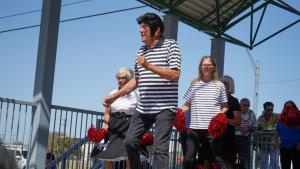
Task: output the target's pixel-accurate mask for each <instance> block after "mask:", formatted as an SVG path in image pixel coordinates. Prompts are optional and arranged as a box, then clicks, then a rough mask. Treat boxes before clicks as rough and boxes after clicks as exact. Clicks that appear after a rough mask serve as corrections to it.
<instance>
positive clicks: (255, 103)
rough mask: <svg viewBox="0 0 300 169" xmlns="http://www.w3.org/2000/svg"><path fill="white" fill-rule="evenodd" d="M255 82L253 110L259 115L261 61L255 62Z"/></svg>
mask: <svg viewBox="0 0 300 169" xmlns="http://www.w3.org/2000/svg"><path fill="white" fill-rule="evenodd" d="M254 71H255V82H254V101H253V110H254V112H255V114H256V115H257V107H258V88H259V87H258V86H259V61H256V62H255V70H254Z"/></svg>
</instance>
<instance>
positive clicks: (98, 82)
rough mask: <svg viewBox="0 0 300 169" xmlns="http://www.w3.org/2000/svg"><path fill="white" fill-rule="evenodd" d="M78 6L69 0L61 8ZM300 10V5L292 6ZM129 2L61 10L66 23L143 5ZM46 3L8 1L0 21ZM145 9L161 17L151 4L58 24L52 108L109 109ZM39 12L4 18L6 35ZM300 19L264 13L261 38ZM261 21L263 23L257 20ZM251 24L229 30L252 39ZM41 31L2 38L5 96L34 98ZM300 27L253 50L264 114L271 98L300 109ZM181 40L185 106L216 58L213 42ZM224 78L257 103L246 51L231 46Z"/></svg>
mask: <svg viewBox="0 0 300 169" xmlns="http://www.w3.org/2000/svg"><path fill="white" fill-rule="evenodd" d="M71 2H76V0H63V1H62V3H63V4H66V3H71ZM286 2H288V3H289V4H290V5H292V6H294V7H295V8H296V9H298V10H300V3H299V2H296V1H286ZM140 5H142V4H140V3H139V2H137V1H132V0H131V1H130V0H122V1H120V0H119V1H117V0H90V1H87V2H85V3H80V4H76V5H70V6H65V7H62V11H61V20H64V19H69V18H75V17H80V16H86V15H91V14H96V13H102V12H109V11H113V10H119V9H125V8H130V7H135V6H140ZM41 6H42V1H41V0H30V1H19V0H2V1H1V2H0V17H3V16H7V15H11V14H16V13H21V12H27V11H31V10H36V9H41ZM145 12H156V13H158V14H159V15H160V16H163V14H162V13H160V12H158V11H155V10H153V9H152V8H149V7H146V8H141V9H137V10H132V11H127V12H121V13H115V14H109V15H104V16H98V17H92V18H87V19H82V20H77V21H71V22H65V23H61V24H60V30H59V40H58V47H57V57H56V70H55V79H54V89H53V104H56V105H63V106H69V107H75V108H82V109H88V110H97V111H103V107H102V105H101V101H102V99H103V98H104V97H105V96H106V95H107V94H108V93H109V91H110V90H112V89H114V88H116V87H117V82H116V80H115V73H116V71H117V70H118V69H119V68H120V67H131V68H132V67H133V63H134V60H135V57H136V52H137V49H138V48H139V47H140V46H141V45H142V43H141V41H140V37H139V32H138V28H139V27H138V25H137V24H136V20H135V19H136V18H137V17H138V16H140V15H142V14H143V13H145ZM40 15H41V13H40V12H35V13H31V14H26V15H21V16H15V17H10V18H2V19H0V31H3V30H7V29H13V28H18V27H23V26H30V25H35V24H39V22H40ZM297 19H299V16H298V17H297V16H296V15H293V14H290V13H288V12H286V11H283V10H281V9H278V8H275V7H270V8H268V9H267V11H266V16H265V18H264V21H263V25H262V28H261V30H260V32H259V34H258V37H257V40H258V41H259V40H261V39H262V38H264V37H266V36H268V35H270V34H272V33H273V32H275V31H277V30H279V29H280V28H282V27H283V26H286V25H287V24H288V23H291V22H293V21H295V20H297ZM255 20H256V21H257V20H258V18H257V17H256V18H255ZM249 22H250V21H249V20H245V21H243V22H242V23H240V24H238V25H236V27H234V28H233V29H232V30H230V31H229V32H230V33H231V34H232V35H237V36H238V37H240V38H241V39H243V40H244V41H246V42H248V41H249V40H248V39H249ZM38 34H39V27H37V28H31V29H25V30H19V31H14V32H7V33H1V34H0V79H1V86H0V97H6V98H13V99H18V100H24V101H32V95H33V89H34V76H35V68H36V66H35V64H36V58H37V49H38ZM299 39H300V25H299V24H298V25H296V26H293V27H291V28H290V29H288V30H286V31H284V32H283V33H281V34H279V35H277V36H275V37H274V38H272V39H270V40H268V41H266V42H265V43H263V44H261V45H260V46H258V47H256V48H254V49H253V50H252V51H251V54H252V56H253V58H254V60H259V61H260V84H259V98H258V114H260V113H261V111H262V104H263V103H264V102H265V101H272V102H274V104H275V111H276V112H279V111H281V110H282V107H283V104H284V102H285V101H287V100H294V101H295V102H296V104H298V105H299V104H300V90H299V86H300V69H299V63H300V56H299V47H300V45H299V44H300V43H299ZM178 43H179V45H180V48H181V50H182V72H181V78H180V88H179V97H180V99H179V105H180V106H181V105H182V104H183V102H184V100H183V99H182V96H183V95H184V93H185V91H186V90H187V89H188V87H189V84H190V82H191V80H192V79H193V78H194V77H196V76H197V66H198V63H199V61H200V59H201V57H202V56H204V55H209V54H210V50H211V48H210V43H211V37H209V36H208V35H206V34H204V33H202V32H200V31H198V30H195V29H194V28H192V27H190V26H188V25H186V24H184V23H179V31H178ZM224 67H225V68H224V74H227V75H230V76H232V77H233V78H234V79H235V86H236V93H235V96H236V97H237V98H239V99H241V98H243V97H247V98H249V99H250V101H251V102H253V93H254V79H255V76H254V70H253V68H252V66H251V63H250V60H249V58H248V55H247V53H246V50H245V48H243V47H240V46H237V45H233V44H230V43H226V48H225V66H224Z"/></svg>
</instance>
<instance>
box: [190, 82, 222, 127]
mask: <svg viewBox="0 0 300 169" xmlns="http://www.w3.org/2000/svg"><path fill="white" fill-rule="evenodd" d="M184 99H185V100H186V101H187V102H188V103H190V104H191V123H190V127H189V128H192V129H207V128H208V125H209V122H210V120H211V119H212V117H214V116H215V115H217V114H218V113H219V112H220V111H221V104H222V103H226V102H227V95H226V90H225V86H224V84H223V83H222V82H220V81H216V80H213V81H210V82H207V83H206V82H203V81H198V82H195V83H193V84H191V86H190V88H189V89H188V91H187V92H186V93H185V95H184Z"/></svg>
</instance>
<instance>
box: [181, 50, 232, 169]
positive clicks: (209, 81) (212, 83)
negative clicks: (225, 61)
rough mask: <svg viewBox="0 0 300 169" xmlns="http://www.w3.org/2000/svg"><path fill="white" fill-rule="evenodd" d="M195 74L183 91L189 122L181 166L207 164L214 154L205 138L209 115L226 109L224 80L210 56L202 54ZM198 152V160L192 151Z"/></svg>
mask: <svg viewBox="0 0 300 169" xmlns="http://www.w3.org/2000/svg"><path fill="white" fill-rule="evenodd" d="M198 69H199V75H198V77H197V78H196V79H194V80H193V81H192V83H191V85H190V87H189V89H188V91H187V92H186V93H185V95H184V99H185V100H186V102H185V104H184V105H183V106H182V109H183V111H184V112H186V111H188V110H191V122H190V125H189V131H188V133H187V152H186V154H185V157H184V168H185V169H191V168H195V167H196V164H197V163H199V164H201V165H203V167H204V168H211V166H212V163H213V162H214V161H215V155H214V151H213V148H212V146H211V143H210V142H209V139H208V132H207V129H208V125H209V122H210V120H211V119H212V117H214V116H215V115H217V114H218V113H226V112H227V110H228V105H227V95H226V90H225V86H224V84H223V83H222V82H221V81H219V80H218V79H219V78H218V71H217V65H216V61H215V60H214V58H213V57H212V56H204V57H203V58H202V59H201V61H200V64H199V67H198ZM197 152H198V161H197V162H196V155H197Z"/></svg>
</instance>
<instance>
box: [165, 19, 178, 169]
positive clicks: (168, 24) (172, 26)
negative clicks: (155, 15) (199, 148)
mask: <svg viewBox="0 0 300 169" xmlns="http://www.w3.org/2000/svg"><path fill="white" fill-rule="evenodd" d="M164 25H165V31H164V36H165V38H169V39H175V40H177V34H178V18H177V17H176V16H174V15H172V14H168V15H166V16H164ZM174 137H175V138H174V140H175V141H174V142H175V143H174V147H173V150H174V151H173V156H172V159H173V164H172V167H173V169H175V163H176V152H177V151H176V147H177V141H176V140H177V132H175V136H174ZM171 139H172V138H171Z"/></svg>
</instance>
